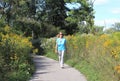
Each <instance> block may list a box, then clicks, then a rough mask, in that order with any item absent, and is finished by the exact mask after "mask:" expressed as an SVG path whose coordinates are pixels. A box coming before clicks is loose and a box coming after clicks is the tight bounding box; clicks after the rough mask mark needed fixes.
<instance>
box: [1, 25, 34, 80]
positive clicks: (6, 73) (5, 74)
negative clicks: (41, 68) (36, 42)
mask: <svg viewBox="0 0 120 81" xmlns="http://www.w3.org/2000/svg"><path fill="white" fill-rule="evenodd" d="M31 49H32V44H31V42H30V41H29V39H28V38H25V37H23V36H20V35H17V34H15V33H13V32H12V29H11V28H10V27H9V26H6V27H4V28H3V30H2V32H1V33H0V58H1V61H0V77H1V78H0V79H1V80H4V81H26V80H28V79H29V77H30V76H31V74H32V73H33V71H34V66H33V62H32V60H31V57H30V51H31Z"/></svg>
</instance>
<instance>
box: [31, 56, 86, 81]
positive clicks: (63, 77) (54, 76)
mask: <svg viewBox="0 0 120 81" xmlns="http://www.w3.org/2000/svg"><path fill="white" fill-rule="evenodd" d="M34 62H35V64H36V72H35V74H34V75H33V77H32V78H31V80H30V81H87V80H86V79H85V77H84V76H83V75H82V74H81V73H80V72H78V71H77V70H75V69H74V68H72V67H70V66H68V65H66V64H65V65H64V68H63V69H62V68H60V66H59V63H58V62H57V61H55V60H53V59H50V58H47V57H45V56H38V55H36V56H34Z"/></svg>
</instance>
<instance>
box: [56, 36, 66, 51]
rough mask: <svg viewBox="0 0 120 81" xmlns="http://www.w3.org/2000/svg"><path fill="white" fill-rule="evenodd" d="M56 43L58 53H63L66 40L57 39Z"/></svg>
mask: <svg viewBox="0 0 120 81" xmlns="http://www.w3.org/2000/svg"><path fill="white" fill-rule="evenodd" d="M56 43H57V46H58V51H64V50H65V49H66V47H65V43H66V39H65V38H57V40H56Z"/></svg>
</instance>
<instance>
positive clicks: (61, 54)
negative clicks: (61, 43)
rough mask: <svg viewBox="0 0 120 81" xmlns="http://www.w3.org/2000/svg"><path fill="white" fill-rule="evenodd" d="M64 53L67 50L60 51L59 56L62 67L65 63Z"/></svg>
mask: <svg viewBox="0 0 120 81" xmlns="http://www.w3.org/2000/svg"><path fill="white" fill-rule="evenodd" d="M64 53H65V51H64V50H63V51H58V58H59V63H60V67H63V65H64Z"/></svg>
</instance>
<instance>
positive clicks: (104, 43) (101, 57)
mask: <svg viewBox="0 0 120 81" xmlns="http://www.w3.org/2000/svg"><path fill="white" fill-rule="evenodd" d="M65 38H66V39H67V48H68V53H67V54H66V56H65V60H66V63H68V64H69V65H71V66H73V67H75V68H76V69H78V70H80V71H81V72H82V73H83V74H84V75H85V76H86V78H87V79H88V81H120V32H116V33H113V34H103V35H100V36H95V35H92V34H82V35H72V36H66V37H65ZM49 44H50V45H49ZM54 45H55V40H51V41H50V40H49V42H48V43H47V45H46V47H47V50H49V51H51V54H50V53H49V54H48V56H52V55H55V54H52V53H53V51H54ZM48 46H50V48H49V47H48ZM55 56H56V55H55ZM52 57H53V56H52Z"/></svg>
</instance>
